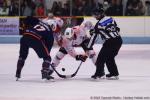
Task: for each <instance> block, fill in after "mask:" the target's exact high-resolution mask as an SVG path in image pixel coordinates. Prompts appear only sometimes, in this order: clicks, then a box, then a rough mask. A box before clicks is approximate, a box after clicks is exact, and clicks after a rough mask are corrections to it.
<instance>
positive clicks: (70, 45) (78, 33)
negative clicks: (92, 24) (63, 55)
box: [62, 25, 88, 57]
mask: <svg viewBox="0 0 150 100" xmlns="http://www.w3.org/2000/svg"><path fill="white" fill-rule="evenodd" d="M72 29H73V30H74V35H73V38H71V39H68V38H65V37H63V44H62V47H64V48H65V50H66V51H67V52H68V54H70V55H71V56H73V57H75V56H76V55H77V54H76V52H75V50H74V47H76V46H80V44H81V43H82V42H83V41H84V40H85V39H87V38H88V37H87V35H86V29H85V28H84V26H82V25H81V26H75V27H73V28H72Z"/></svg>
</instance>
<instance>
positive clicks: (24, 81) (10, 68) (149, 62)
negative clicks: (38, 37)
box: [0, 44, 150, 100]
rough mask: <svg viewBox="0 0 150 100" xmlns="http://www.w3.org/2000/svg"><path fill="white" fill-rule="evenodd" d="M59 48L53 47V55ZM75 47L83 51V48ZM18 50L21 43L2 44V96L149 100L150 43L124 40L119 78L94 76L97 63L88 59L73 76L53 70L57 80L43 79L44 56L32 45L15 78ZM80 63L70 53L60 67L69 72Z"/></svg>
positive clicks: (1, 99)
mask: <svg viewBox="0 0 150 100" xmlns="http://www.w3.org/2000/svg"><path fill="white" fill-rule="evenodd" d="M100 48H101V44H97V45H95V46H94V50H95V51H96V53H98V52H99V50H100ZM57 51H58V47H54V48H53V49H52V51H51V56H52V58H53V57H54V55H55V54H56V52H57ZM76 51H77V52H78V53H83V50H82V49H81V48H76ZM18 53H19V44H0V100H150V44H123V46H122V48H121V49H120V52H119V54H118V56H117V57H116V63H117V65H118V69H119V72H120V76H119V78H120V79H119V80H106V79H104V80H99V81H93V80H91V79H90V77H91V75H93V74H94V72H95V66H94V65H93V64H92V62H91V60H90V59H87V60H86V62H84V63H83V64H82V65H81V68H80V69H79V72H78V73H77V75H76V76H75V77H74V78H71V79H61V78H59V77H58V76H57V75H56V74H55V73H54V74H53V76H54V77H55V81H54V82H51V81H43V80H42V79H41V73H40V70H41V64H42V59H38V57H37V55H36V54H35V53H34V51H33V50H32V49H31V50H30V52H29V56H28V58H27V60H26V63H25V66H24V68H23V70H22V78H21V79H20V80H19V81H15V80H16V79H15V70H16V63H17V59H18ZM79 64H80V61H76V60H75V59H73V58H71V57H70V56H69V55H67V56H66V57H65V58H64V59H63V60H62V61H61V64H60V65H59V66H58V68H57V71H58V72H59V73H61V74H68V75H69V74H72V73H74V72H75V70H76V69H77V67H78V65H79ZM62 68H65V71H64V72H63V71H62V70H61V69H62ZM105 70H106V73H107V69H105Z"/></svg>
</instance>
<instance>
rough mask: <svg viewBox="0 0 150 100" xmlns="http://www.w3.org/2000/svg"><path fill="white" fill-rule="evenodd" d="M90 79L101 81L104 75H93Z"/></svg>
mask: <svg viewBox="0 0 150 100" xmlns="http://www.w3.org/2000/svg"><path fill="white" fill-rule="evenodd" d="M91 78H92V79H94V80H101V79H105V74H104V73H102V74H99V73H95V74H94V75H92V76H91Z"/></svg>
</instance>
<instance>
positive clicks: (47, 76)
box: [41, 69, 54, 80]
mask: <svg viewBox="0 0 150 100" xmlns="http://www.w3.org/2000/svg"><path fill="white" fill-rule="evenodd" d="M51 73H52V70H49V69H42V70H41V74H42V79H46V80H54V77H52V76H51Z"/></svg>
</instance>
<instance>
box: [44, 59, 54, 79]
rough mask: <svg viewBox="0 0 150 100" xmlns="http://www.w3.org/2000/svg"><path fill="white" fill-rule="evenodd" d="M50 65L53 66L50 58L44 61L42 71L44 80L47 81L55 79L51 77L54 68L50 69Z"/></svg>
mask: <svg viewBox="0 0 150 100" xmlns="http://www.w3.org/2000/svg"><path fill="white" fill-rule="evenodd" d="M50 64H51V57H50V56H49V57H46V58H44V59H43V63H42V69H41V74H42V79H47V80H49V79H54V77H52V76H51V74H52V73H53V70H52V68H50Z"/></svg>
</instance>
